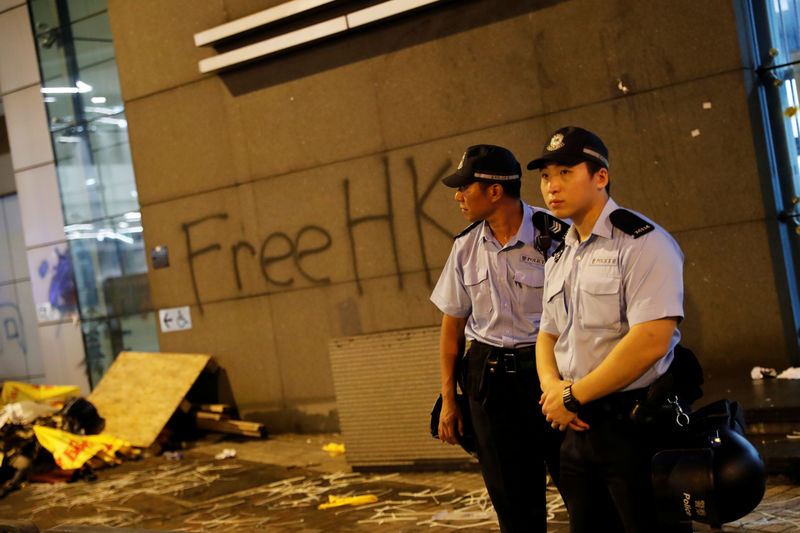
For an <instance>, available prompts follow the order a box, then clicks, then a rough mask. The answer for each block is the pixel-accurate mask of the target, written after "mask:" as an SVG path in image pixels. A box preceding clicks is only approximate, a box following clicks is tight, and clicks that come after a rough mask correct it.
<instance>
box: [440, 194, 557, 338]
mask: <svg viewBox="0 0 800 533" xmlns="http://www.w3.org/2000/svg"><path fill="white" fill-rule="evenodd" d="M521 203H522V206H523V209H524V213H523V217H522V224H520V227H519V229H518V230H517V233H516V234H515V235H514V236H513V237H512V238H511V239H510V240H509V241H508V242H507V243H506V245H505V246H501V245H500V242H499V241H498V240H497V239H496V238H495V236H494V235H493V234H492V230H491V228H490V227H489V225H488V223H487V222H486V221H483V222H481V223H480V224H478V225H477V226H476V227H474V228H473V229H472V230H471V231H469V232H468V233H466V234H464V235H462V236H460V237H458V238H457V239H456V241H455V243H454V244H453V248H452V250H451V251H450V257H448V259H447V263H446V264H445V266H444V269H443V270H442V274H441V276H440V277H439V281H438V282H437V283H436V287H435V288H434V289H433V294H431V301H432V302H433V303H434V304H436V306H437V307H438V308H439V309H440V310H441V311H442V312H443V313H445V314H447V315H450V316H453V317H456V318H467V325H466V327H465V329H464V335H465V337H466V338H467V339H468V340H470V341H478V342H482V343H484V344H489V345H491V346H497V347H505V348H518V347H523V346H530V345H532V344H534V343H535V342H536V336H537V335H538V333H539V320H540V318H541V313H542V287H543V285H544V264H545V257H544V256H543V254H542V253H541V252H539V251H538V250H537V249H536V248H535V246H534V244H533V243H534V242H535V239H536V237H537V236H538V235H539V233H538V230H537V229H536V228H535V227H534V225H533V222H532V220H531V217H532V216H533V214H534V212H536V211H544V210H541V209H537V208H533V207H531V206H529V205H527V204H525V203H524V202H521ZM556 244H558V243H554V244H553V245H551V247H550V249H549V250H548V252H547V256H548V257H550V255H552V253H553V251H554V250H555V247H556Z"/></svg>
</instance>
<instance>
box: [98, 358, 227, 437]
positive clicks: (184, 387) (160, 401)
mask: <svg viewBox="0 0 800 533" xmlns="http://www.w3.org/2000/svg"><path fill="white" fill-rule="evenodd" d="M211 360H212V359H211V356H210V355H201V354H179V353H148V352H121V353H120V354H119V356H117V359H116V361H114V364H112V365H111V368H109V369H108V372H106V375H105V376H103V379H102V380H101V381H100V383H99V384H98V385H97V387H96V388H95V389H94V390H93V391H92V393H91V394H90V395H89V398H88V399H89V401H90V402H92V404H94V406H95V407H96V408H97V411H98V413H100V416H102V417H103V418H105V419H106V427H105V430H104V431H103V433H104V434H108V435H113V436H114V437H117V438H118V439H122V440H125V441H128V442H130V443H131V444H132V445H134V446H141V447H147V446H150V445H151V444H152V443H153V442H154V441H155V439H156V437H157V436H158V434H159V433H160V432H161V430H162V429H163V428H164V426H165V425H166V424H167V421H168V420H169V418H170V417H171V416H172V414H173V413H174V412H175V410H176V409H177V408H178V406H179V405H180V404H181V401H182V400H183V399H184V397H185V396H186V394H187V393H188V392H189V389H190V388H191V387H192V385H193V384H194V382H195V381H196V380H197V377H198V376H199V375H200V373H201V372H202V371H203V369H204V368H206V365H208V364H209V362H210V361H211Z"/></svg>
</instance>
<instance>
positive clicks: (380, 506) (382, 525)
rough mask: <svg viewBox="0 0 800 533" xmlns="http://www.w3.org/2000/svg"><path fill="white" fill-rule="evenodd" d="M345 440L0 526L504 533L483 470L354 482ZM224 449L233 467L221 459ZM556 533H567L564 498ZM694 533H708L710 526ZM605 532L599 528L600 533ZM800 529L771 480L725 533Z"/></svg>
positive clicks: (1, 504) (61, 492)
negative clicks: (338, 501) (344, 501)
mask: <svg viewBox="0 0 800 533" xmlns="http://www.w3.org/2000/svg"><path fill="white" fill-rule="evenodd" d="M337 439H338V435H313V436H308V435H279V436H277V437H275V438H272V439H268V440H248V441H240V442H231V441H222V442H205V443H200V444H199V445H198V446H197V447H195V448H194V449H192V450H190V451H187V452H185V454H184V457H183V459H181V460H178V461H168V460H166V459H164V458H163V457H153V458H149V459H144V460H141V461H137V462H129V463H126V464H123V465H121V466H119V467H117V468H113V469H108V470H105V471H102V472H100V473H99V479H98V480H96V481H94V482H86V481H79V482H77V483H72V484H66V485H64V484H62V485H43V484H33V485H29V486H27V487H24V488H23V489H21V490H19V491H17V492H15V493H12V494H10V495H8V496H7V497H6V498H5V499H3V500H0V517H2V518H4V519H24V520H31V521H33V522H34V523H35V524H36V525H37V526H38V527H39V529H40V530H44V529H46V528H51V527H54V526H56V525H59V524H66V523H72V524H84V525H95V526H113V527H127V528H141V529H162V530H180V531H209V532H211V531H237V532H238V531H242V532H246V531H272V532H284V531H285V532H307V533H311V532H322V531H324V532H329V531H348V532H350V531H353V532H359V531H365V532H366V531H382V532H383V531H386V532H401V531H402V532H409V533H411V532H422V531H426V532H431V533H437V532H443V531H453V530H464V531H473V532H484V531H498V530H499V528H498V527H497V526H496V523H495V520H494V513H493V510H492V508H491V505H490V504H489V502H488V499H487V497H486V494H485V491H484V489H483V483H482V481H481V479H480V475H479V474H478V473H477V472H435V473H408V472H401V473H390V474H364V473H352V472H350V469H349V468H348V466H347V463H346V461H345V459H344V457H342V456H339V457H330V456H328V454H327V453H326V452H324V451H322V449H321V448H322V446H323V445H324V444H326V443H328V442H330V441H337ZM224 448H235V449H236V450H237V457H236V458H235V459H226V460H215V459H214V458H213V457H214V455H215V454H216V453H218V452H219V451H221V450H222V449H224ZM365 494H372V495H374V496H375V497H377V501H375V502H374V503H368V504H364V505H360V506H356V507H337V508H332V509H327V510H319V509H317V506H318V505H319V504H320V503H323V502H325V501H327V499H328V496H329V495H335V496H340V497H344V496H359V495H365ZM548 503H549V509H550V511H551V512H550V515H551V516H550V520H549V530H550V531H554V532H564V531H568V527H567V516H566V512H565V510H564V507H563V503H562V501H561V499H560V497H559V496H558V494H557V492H555V491H554V490H551V491H549V492H548ZM695 529H696V531H711V529H710V528H709V527H708V526H705V525H703V524H697V525H696V528H695ZM600 530H602V529H598V531H600ZM798 530H800V487H798V486H795V485H792V484H790V483H789V482H788V481H787V480H785V479H782V478H780V477H773V478H771V479H770V484H769V487H768V491H767V495H766V497H765V498H764V501H763V502H762V503H761V505H760V506H759V507H758V508H757V509H756V510H755V511H754V512H753V513H751V514H749V515H747V516H746V517H744V518H743V519H742V520H740V521H738V522H736V523H731V524H727V525H726V526H725V527H724V529H723V531H739V532H741V531H764V532H767V531H769V532H783V531H787V532H788V531H798Z"/></svg>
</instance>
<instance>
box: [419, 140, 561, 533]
mask: <svg viewBox="0 0 800 533" xmlns="http://www.w3.org/2000/svg"><path fill="white" fill-rule="evenodd" d="M520 177H521V168H520V165H519V163H518V162H517V160H516V158H515V157H514V155H513V154H512V153H511V152H510V151H508V150H506V149H505V148H502V147H499V146H492V145H477V146H471V147H469V148H468V149H467V151H466V153H465V154H464V157H463V158H462V159H461V163H460V164H459V166H458V169H457V170H456V172H455V174H453V175H451V176H448V177H446V178H444V179H443V180H442V181H443V183H444V184H445V185H447V186H448V187H452V188H455V189H456V192H455V200H456V202H458V207H459V208H460V209H461V212H462V213H463V214H464V217H466V219H467V220H468V221H469V222H471V223H472V224H471V225H470V226H469V227H468V228H467V229H466V230H464V231H463V232H462V233H461V234H460V235H458V236H457V237H456V239H455V243H454V244H453V248H452V250H451V252H450V257H449V258H448V260H447V263H446V264H445V266H444V270H443V271H442V274H441V277H440V278H439V281H438V283H437V284H436V287H435V289H434V291H433V294H432V295H431V301H432V302H433V303H434V304H436V306H437V307H438V308H439V309H440V310H441V311H442V313H444V318H443V320H442V332H441V343H440V357H441V370H442V397H443V406H442V412H441V416H440V418H439V438H440V439H442V440H443V441H445V442H449V443H451V444H455V443H456V442H457V437H458V435H459V434H462V432H463V427H464V418H463V417H464V416H470V417H471V420H472V423H473V426H474V429H475V438H476V442H477V451H478V460H479V462H480V466H481V471H482V473H483V478H484V481H485V483H486V488H487V489H488V492H489V496H490V497H491V499H492V503H493V504H494V508H495V510H496V511H497V515H498V518H499V521H500V529H501V531H503V532H521V531H525V532H530V531H546V529H547V511H546V498H545V490H546V487H545V485H546V471H545V461H547V466H548V467H549V470H550V473H551V476H552V477H553V478H554V479H558V473H557V470H558V447H559V444H560V439H561V435H560V433H559V432H558V431H556V430H554V429H552V428H551V427H550V426H549V424H548V423H547V422H546V420H545V419H544V416H543V415H542V413H541V410H540V409H539V406H538V404H537V402H538V400H539V396H540V394H541V389H540V387H539V380H538V376H537V373H536V364H535V357H536V356H535V350H534V344H535V342H536V336H537V333H538V329H539V319H540V315H541V310H542V309H541V306H542V285H543V282H544V264H545V261H546V259H547V258H548V257H550V256H551V255H552V254H553V252H554V251H555V249H556V247H557V245H558V244H559V239H560V238H562V237H563V232H564V231H565V230H566V228H567V225H566V224H565V223H562V222H561V221H559V220H557V219H555V218H554V217H552V216H551V215H550V214H549V213H548V212H547V211H545V210H543V209H539V208H534V207H531V206H529V205H526V204H525V203H524V202H523V201H522V200H520V186H521V182H520ZM466 342H469V347H468V349H467V351H466V355H465V356H464V357H463V359H462V354H464V349H465V343H466ZM457 368H458V370H457ZM457 377H460V384H461V388H462V390H463V391H464V392H465V393H466V395H467V396H468V397H469V408H470V413H469V414H466V413H462V412H461V411H460V409H459V407H458V405H457V403H456V400H455V395H456V381H457Z"/></svg>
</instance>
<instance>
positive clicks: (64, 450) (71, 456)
mask: <svg viewBox="0 0 800 533" xmlns="http://www.w3.org/2000/svg"><path fill="white" fill-rule="evenodd" d="M33 431H34V433H36V438H37V439H38V440H39V444H41V445H42V446H43V447H44V448H45V449H46V450H47V451H49V452H50V453H52V454H53V458H54V459H55V460H56V464H57V465H58V466H59V468H62V469H64V470H73V469H75V468H80V467H82V466H83V465H84V463H86V461H88V460H89V459H91V458H92V457H94V456H95V455H99V456H100V458H101V459H103V460H104V461H106V462H113V461H114V453H115V452H116V451H117V450H119V449H120V448H121V447H123V446H130V444H128V443H127V442H125V441H122V440H119V439H117V438H114V437H112V436H110V435H86V436H84V435H75V434H73V433H67V432H66V431H61V430H58V429H53V428H49V427H45V426H33Z"/></svg>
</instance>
